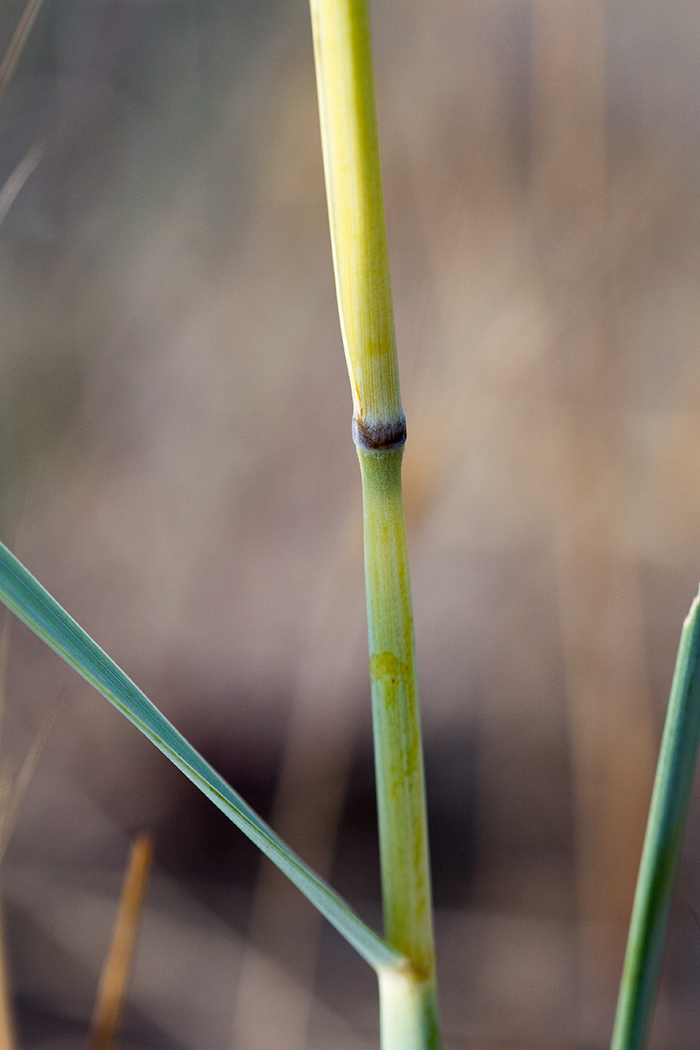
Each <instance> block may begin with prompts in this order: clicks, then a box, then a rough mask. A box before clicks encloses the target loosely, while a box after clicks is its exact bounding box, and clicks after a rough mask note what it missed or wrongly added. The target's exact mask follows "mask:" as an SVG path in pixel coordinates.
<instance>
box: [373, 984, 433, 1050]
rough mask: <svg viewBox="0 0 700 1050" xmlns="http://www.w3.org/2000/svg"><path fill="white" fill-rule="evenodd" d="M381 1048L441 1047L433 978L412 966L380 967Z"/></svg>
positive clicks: (419, 1049) (420, 1049) (426, 1049)
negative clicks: (425, 977)
mask: <svg viewBox="0 0 700 1050" xmlns="http://www.w3.org/2000/svg"><path fill="white" fill-rule="evenodd" d="M379 1010H380V1021H379V1024H380V1029H381V1038H382V1050H439V1047H440V1030H439V1025H438V1009H437V993H436V988H435V981H434V980H427V981H426V980H420V979H419V978H417V977H416V975H415V973H414V972H413V971H412V970H411V969H410V968H409V967H403V968H400V969H397V968H391V969H382V970H379Z"/></svg>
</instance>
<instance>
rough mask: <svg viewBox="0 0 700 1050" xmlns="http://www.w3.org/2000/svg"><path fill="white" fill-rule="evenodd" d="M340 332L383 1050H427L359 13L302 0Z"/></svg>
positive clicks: (409, 641) (431, 1038)
mask: <svg viewBox="0 0 700 1050" xmlns="http://www.w3.org/2000/svg"><path fill="white" fill-rule="evenodd" d="M311 16H312V24H313V34H314V53H315V58H316V79H317V86H318V97H319V112H320V119H321V139H322V145H323V159H324V170H325V177H326V191H327V197H328V210H329V217H330V229H331V242H332V248H333V263H334V269H335V279H336V289H337V294H338V308H339V313H340V325H341V331H342V336H343V345H344V348H345V356H346V360H347V363H348V371H349V374H350V384H351V388H352V397H353V410H354V412H353V438H354V441H355V444H356V446H357V453H358V457H359V461H360V469H361V474H362V492H363V505H364V534H365V578H366V586H367V613H368V626H369V648H370V668H371V682H372V712H373V724H374V739H375V765H376V779H377V804H378V811H379V840H380V853H381V867H382V896H383V903H384V926H385V933H386V937H387V940H388V941H389V943H390V944H392V945H393V946H394V947H395V948H397V949H398V951H400V952H401V954H402V955H405V956H406V957H407V958H408V959H409V960H410V966H409V967H407V968H406V969H405V970H404V971H402V972H401V973H399V972H398V971H397V970H394V971H393V972H392V974H391V975H388V974H385V975H381V974H380V999H381V1017H382V1020H381V1030H382V1046H383V1047H384V1050H407V1048H410V1050H428V1048H435V1047H437V1046H439V1032H438V1022H437V996H436V988H435V955H434V946H433V928H432V906H431V898H430V871H429V861H428V833H427V819H426V806H425V787H424V774H423V752H422V744H421V730H420V714H419V705H418V689H417V683H416V661H415V644H414V638H413V611H412V606H411V588H410V580H409V570H408V555H407V548H406V529H405V523H404V512H403V501H402V495H401V458H402V454H403V445H404V441H405V437H406V425H405V421H404V415H403V410H402V408H401V397H400V391H399V372H398V359H397V355H396V340H395V335H394V318H393V307H392V300H391V282H390V278H389V263H388V251H387V242H386V224H385V218H384V200H383V193H382V179H381V166H380V158H379V141H378V133H377V118H376V107H375V101H374V82H373V72H372V48H371V36H370V20H369V8H368V4H367V2H366V0H311Z"/></svg>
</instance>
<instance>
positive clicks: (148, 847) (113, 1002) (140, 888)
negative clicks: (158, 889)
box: [90, 835, 153, 1050]
mask: <svg viewBox="0 0 700 1050" xmlns="http://www.w3.org/2000/svg"><path fill="white" fill-rule="evenodd" d="M152 860H153V839H152V838H151V836H150V835H137V836H136V838H135V839H134V841H133V842H132V844H131V852H130V854H129V861H128V864H127V869H126V874H125V876H124V883H123V886H122V894H121V899H120V901H119V911H118V912H117V918H116V921H115V923H114V930H113V932H112V944H111V947H110V950H109V954H108V956H107V959H106V960H105V965H104V968H103V970H102V976H101V979H100V988H99V991H98V993H97V1002H96V1004H95V1014H94V1016H93V1019H92V1031H91V1033H90V1050H112V1047H113V1046H114V1044H115V1042H116V1038H117V1033H118V1031H119V1023H120V1021H121V1016H122V1011H123V1009H124V1001H125V999H126V991H127V985H128V983H129V976H130V974H131V967H132V963H133V958H134V950H135V948H136V938H137V935H138V929H139V922H140V919H141V911H142V908H143V901H144V897H145V896H146V888H147V886H148V877H149V875H150V872H151V862H152Z"/></svg>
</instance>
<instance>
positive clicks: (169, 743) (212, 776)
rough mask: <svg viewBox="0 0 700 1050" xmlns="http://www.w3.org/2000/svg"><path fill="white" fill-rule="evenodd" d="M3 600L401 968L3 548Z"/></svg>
mask: <svg viewBox="0 0 700 1050" xmlns="http://www.w3.org/2000/svg"><path fill="white" fill-rule="evenodd" d="M0 601H2V602H3V603H4V604H5V605H6V606H7V607H8V608H9V609H10V610H11V611H12V612H13V613H14V614H15V615H16V616H17V617H18V618H19V619H20V620H22V621H23V622H24V623H25V624H26V625H27V626H28V627H29V628H31V630H32V631H34V633H35V634H37V635H38V636H39V637H40V638H42V639H43V640H44V641H45V642H46V644H47V645H49V646H50V647H51V648H52V649H54V650H55V652H57V653H58V654H59V656H61V657H62V658H63V659H64V660H65V661H66V663H68V664H70V666H71V667H73V668H74V669H75V670H76V671H77V672H78V674H80V675H82V677H83V678H85V680H86V681H88V682H89V683H90V684H91V685H92V686H94V687H95V689H97V691H98V692H99V693H101V694H102V695H103V696H104V697H106V699H107V700H109V701H110V702H111V703H112V704H114V706H115V707H116V708H118V709H119V710H120V711H121V712H122V714H124V715H125V716H126V717H127V718H128V719H129V721H130V722H133V724H134V725H135V726H136V727H137V728H138V729H140V730H141V732H142V733H143V734H144V736H146V737H148V739H149V740H151V741H152V743H154V744H155V745H156V747H157V748H158V749H159V750H160V751H162V752H163V754H164V755H167V757H168V758H169V759H170V760H171V762H173V763H174V764H175V765H176V766H177V767H178V769H180V770H182V772H183V773H184V774H185V776H186V777H188V778H189V779H190V780H191V781H192V782H193V783H194V784H196V785H197V787H199V788H200V790H201V791H203V792H204V794H205V795H207V797H208V798H210V799H211V800H212V802H214V804H215V805H216V806H218V807H219V809H220V810H221V811H222V812H223V813H225V814H226V816H227V817H228V818H229V819H230V820H232V821H233V823H234V824H235V825H236V826H237V827H238V828H240V829H241V831H243V832H244V833H245V834H246V835H247V836H248V838H249V839H251V840H252V841H253V842H254V843H255V845H256V846H257V847H258V848H259V849H260V850H262V852H263V853H264V854H265V856H267V857H269V859H270V860H271V861H272V862H273V863H274V864H276V865H277V867H278V868H279V869H280V870H281V871H283V872H284V874H285V875H286V876H287V877H288V878H289V879H290V880H291V881H292V882H293V883H294V885H295V886H296V887H297V888H298V889H299V890H301V892H302V893H303V894H304V895H305V896H306V897H307V898H308V899H309V900H310V901H311V903H312V904H313V905H314V906H315V907H316V908H317V909H318V910H319V911H320V912H321V914H322V915H324V916H325V917H326V919H328V921H329V922H330V923H331V924H332V925H333V926H335V928H336V929H337V930H338V931H339V932H340V933H341V934H342V935H343V936H344V937H345V939H346V940H347V941H348V942H349V943H350V944H351V945H352V946H353V947H354V948H355V949H356V950H357V952H359V954H360V955H361V956H362V958H363V959H365V960H366V961H367V962H368V963H369V964H370V966H372V967H373V968H374V969H381V968H384V967H393V966H398V965H401V963H402V962H403V961H404V960H403V957H402V956H401V954H400V953H399V952H397V951H396V950H395V949H394V948H392V947H390V945H388V944H387V943H386V942H385V941H383V940H382V938H381V937H380V936H379V935H378V934H376V933H375V932H374V931H373V930H372V929H370V927H369V926H367V925H366V924H365V923H364V922H362V920H361V919H360V918H359V916H358V915H356V914H355V912H354V911H353V910H352V909H351V908H350V906H349V905H348V904H347V903H346V902H345V901H344V900H343V898H342V897H340V896H339V894H337V893H336V892H335V890H333V889H331V887H330V886H329V885H328V884H327V883H326V882H324V880H323V879H321V878H319V876H318V875H316V874H315V873H314V872H313V871H312V870H311V869H310V868H309V867H307V865H306V864H304V863H303V861H301V860H300V859H299V857H297V856H296V854H295V853H294V852H293V851H292V850H291V849H289V847H288V846H286V845H285V844H284V842H282V840H281V839H279V838H278V837H277V835H275V833H274V831H272V829H271V828H270V827H269V826H268V825H267V824H266V823H265V822H264V821H263V820H262V819H261V818H260V817H259V816H258V815H257V813H256V812H255V811H254V810H253V809H251V807H250V806H249V805H248V804H247V803H246V802H244V801H243V799H242V798H241V796H240V795H239V794H238V793H237V792H236V791H234V790H233V788H232V787H231V786H230V785H229V784H227V783H226V781H225V780H224V779H223V777H220V776H219V774H218V773H217V772H216V771H215V770H214V769H213V768H212V767H211V766H210V765H209V763H208V762H206V761H205V760H204V759H203V758H202V756H201V755H200V754H199V752H198V751H196V750H195V748H193V747H192V745H191V744H190V743H189V742H188V741H187V740H186V739H185V738H184V737H183V736H182V734H181V733H179V732H178V730H177V729H175V727H174V726H173V725H172V724H171V723H170V722H169V721H168V720H167V718H166V717H165V716H164V715H163V714H161V712H160V711H159V710H158V708H157V707H156V706H155V705H154V704H152V703H151V701H150V700H149V699H148V698H147V697H146V696H145V695H144V693H142V692H141V690H140V689H139V688H138V686H136V685H134V683H133V682H132V681H131V679H130V678H129V677H128V676H127V675H126V674H125V673H124V672H123V671H122V670H121V668H119V667H118V666H117V665H116V664H115V662H114V661H113V660H112V659H111V658H110V657H109V656H107V654H106V653H105V652H104V651H103V650H102V649H100V647H99V646H98V645H97V643H96V642H94V641H93V640H92V638H90V636H89V635H88V634H86V633H85V631H84V630H83V629H82V627H80V626H79V625H78V624H77V623H76V622H75V620H73V619H72V617H71V616H69V615H68V613H67V612H66V611H65V609H63V608H62V607H61V606H60V605H59V604H58V602H57V601H56V600H55V599H54V598H52V597H51V595H50V594H49V593H48V591H46V590H45V589H44V587H42V586H41V584H40V583H39V582H38V581H37V580H36V579H35V578H34V577H33V576H32V575H31V573H30V572H29V571H28V570H27V569H26V568H25V567H24V566H23V565H22V563H21V562H20V561H19V560H18V559H17V558H16V557H15V556H14V555H13V554H12V553H11V552H10V551H9V550H8V549H7V547H5V546H4V545H3V544H0Z"/></svg>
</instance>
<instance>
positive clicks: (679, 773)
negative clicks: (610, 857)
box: [611, 595, 700, 1050]
mask: <svg viewBox="0 0 700 1050" xmlns="http://www.w3.org/2000/svg"><path fill="white" fill-rule="evenodd" d="M699 743H700V595H698V597H697V598H696V599H695V601H694V602H693V604H692V605H691V607H690V612H689V613H688V615H687V617H686V619H685V622H684V624H683V630H682V632H681V640H680V645H679V647H678V657H677V659H676V669H675V671H674V674H673V683H672V685H671V696H670V698H669V701H668V711H667V714H666V725H665V727H664V735H663V738H662V741H661V751H660V753H659V763H658V766H657V769H656V780H655V783H654V793H653V795H652V799H651V808H650V810H649V822H648V824H647V833H646V838H645V840H644V850H643V852H642V862H641V865H640V868H639V878H638V880H637V892H636V894H635V898H634V908H633V911H632V921H631V923H630V933H629V939H628V942H627V953H626V956H625V965H624V969H623V971H622V982H621V985H620V996H619V999H618V1003H617V1015H616V1017H615V1027H614V1030H613V1037H612V1045H611V1050H642V1048H643V1047H644V1046H645V1044H646V1041H647V1036H648V1030H649V1026H650V1023H651V1019H652V1016H653V1012H654V1001H655V998H656V990H657V986H658V982H659V971H660V969H661V962H662V959H663V953H664V944H665V941H666V929H667V927H668V917H669V912H670V910H671V898H672V894H673V882H674V878H675V874H676V867H677V865H678V855H679V853H680V849H681V844H682V841H683V829H684V826H685V818H686V813H687V810H688V799H689V796H690V789H691V786H692V782H693V774H694V772H695V765H696V761H697V754H698V744H699Z"/></svg>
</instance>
